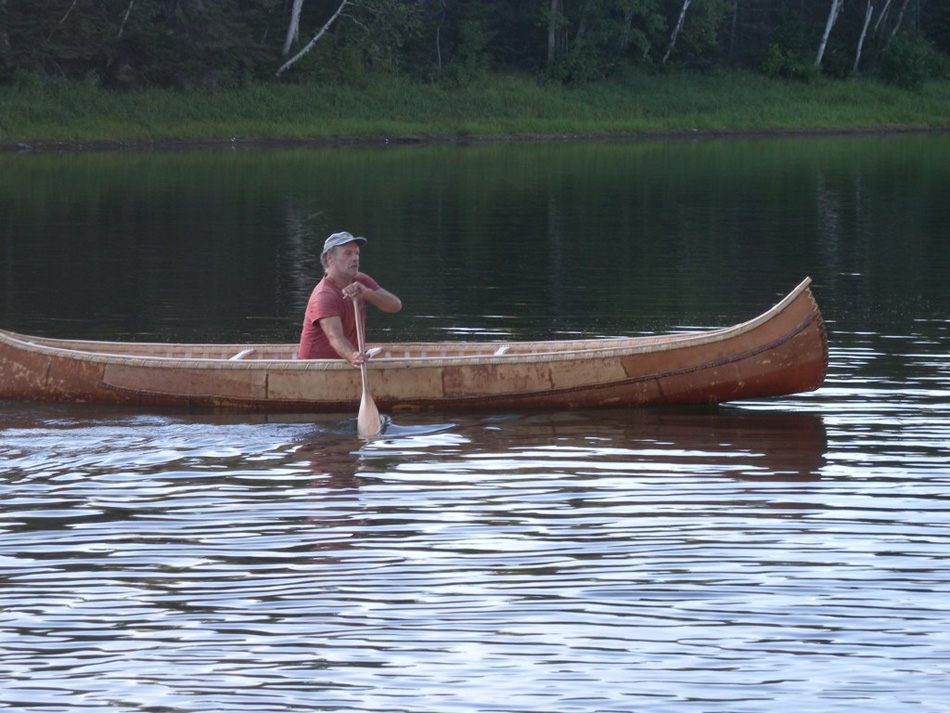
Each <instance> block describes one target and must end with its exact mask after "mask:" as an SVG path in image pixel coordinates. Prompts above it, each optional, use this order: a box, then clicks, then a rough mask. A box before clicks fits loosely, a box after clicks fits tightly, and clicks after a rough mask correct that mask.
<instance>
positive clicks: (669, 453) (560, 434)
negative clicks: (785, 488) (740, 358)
mask: <svg viewBox="0 0 950 713" xmlns="http://www.w3.org/2000/svg"><path fill="white" fill-rule="evenodd" d="M477 430H478V429H474V428H468V429H464V432H465V433H466V435H470V436H471V437H472V440H471V443H470V444H468V445H467V446H466V450H467V451H468V452H470V453H471V452H474V451H475V450H476V449H477V450H480V451H482V452H491V451H497V450H499V449H505V448H510V447H511V444H512V443H513V442H514V441H520V442H521V444H522V445H523V446H525V447H532V446H533V447H544V445H545V444H548V445H550V446H553V447H557V448H560V449H572V448H573V449H582V451H583V452H584V453H586V455H585V456H584V457H585V458H597V459H599V460H602V461H612V462H617V463H620V462H626V463H627V464H629V463H630V462H631V461H636V462H641V463H644V464H651V467H649V468H648V470H649V471H651V472H657V471H662V470H664V469H668V470H671V471H675V472H677V473H685V472H690V471H693V472H700V471H701V472H716V473H722V474H725V475H730V476H736V477H742V478H754V479H758V478H770V479H792V480H809V479H817V478H818V477H820V471H821V468H822V466H823V465H824V463H825V452H826V449H827V436H826V433H825V427H824V423H823V422H822V420H821V417H820V416H818V415H816V414H810V413H790V412H783V411H751V410H747V409H739V408H722V407H719V408H711V409H691V408H688V409H669V408H658V409H624V410H617V411H590V412H583V411H577V412H572V411H562V412H558V413H551V414H537V415H530V416H524V417H521V418H518V419H512V420H507V421H503V422H499V423H497V424H496V428H492V429H486V428H482V429H481V431H482V432H481V434H478V435H476V433H475V431H477Z"/></svg>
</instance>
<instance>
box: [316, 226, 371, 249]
mask: <svg viewBox="0 0 950 713" xmlns="http://www.w3.org/2000/svg"><path fill="white" fill-rule="evenodd" d="M352 242H357V243H359V244H360V245H365V244H366V238H356V237H353V234H352V233H347V232H346V231H345V230H344V231H343V232H342V233H334V234H333V235H331V236H330V237H329V238H327V239H326V241H325V242H324V243H323V254H324V255H326V254H327V253H328V252H330V251H331V250H332V249H333V248H335V247H337V246H338V245H346V244H347V243H352Z"/></svg>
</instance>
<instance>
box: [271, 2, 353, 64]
mask: <svg viewBox="0 0 950 713" xmlns="http://www.w3.org/2000/svg"><path fill="white" fill-rule="evenodd" d="M347 2H349V0H343V2H341V3H340V7H338V8H337V9H336V12H335V13H333V16H332V17H331V18H330V19H329V20H327V21H326V24H324V26H323V27H321V28H320V31H319V32H318V33H317V34H316V35H314V36H313V39H312V40H310V41H309V42H308V43H307V46H306V47H304V48H303V49H302V50H300V51H299V52H298V53H297V54H295V55H294V56H293V57H291V58H290V59H288V60H287V61H286V62H284V63H283V64H282V65H281V67H280V69H278V70H277V76H278V77H279V76H280V75H281V74H283V73H284V72H286V71H287V70H288V69H290V67H291V66H292V65H294V64H295V63H296V62H297V60H299V59H300V58H301V57H303V56H304V55H305V54H307V52H309V51H310V50H312V49H313V46H314V45H315V44H317V42H318V41H319V40H320V38H321V37H323V35H324V34H326V31H327V30H329V29H330V25H332V24H333V23H334V22H336V19H337V18H338V17H339V16H340V13H341V12H343V8H344V7H346V3H347Z"/></svg>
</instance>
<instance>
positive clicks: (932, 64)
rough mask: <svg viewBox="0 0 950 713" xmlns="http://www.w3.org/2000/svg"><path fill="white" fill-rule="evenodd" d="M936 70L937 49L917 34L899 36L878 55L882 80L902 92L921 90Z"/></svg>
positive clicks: (937, 67)
mask: <svg viewBox="0 0 950 713" xmlns="http://www.w3.org/2000/svg"><path fill="white" fill-rule="evenodd" d="M939 68H940V58H939V56H938V55H937V52H936V50H934V48H933V46H932V45H931V44H930V43H929V42H927V40H925V39H924V38H923V37H921V36H920V35H917V34H901V35H898V36H897V37H895V38H894V39H893V40H891V42H890V43H889V44H888V45H887V47H885V48H884V51H883V52H882V53H881V68H880V74H881V79H883V80H884V81H886V82H888V83H890V84H895V85H897V86H899V87H903V88H905V89H920V88H921V87H923V85H924V82H926V81H927V80H928V79H931V78H933V77H935V76H936V75H937V73H938V71H939Z"/></svg>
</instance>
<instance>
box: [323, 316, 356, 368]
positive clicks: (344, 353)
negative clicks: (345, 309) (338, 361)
mask: <svg viewBox="0 0 950 713" xmlns="http://www.w3.org/2000/svg"><path fill="white" fill-rule="evenodd" d="M320 328H321V329H322V330H323V333H324V334H326V335H327V340H328V341H329V342H330V346H331V347H333V350H334V351H335V352H336V353H337V354H339V355H340V357H341V358H342V359H346V360H347V361H348V362H350V364H352V365H353V366H359V365H360V364H362V363H363V355H362V354H360V352H359V350H358V349H357V348H356V347H354V346H353V345H352V344H351V343H350V340H349V339H347V338H346V335H344V334H343V322H342V321H341V320H340V318H339V317H324V318H323V319H321V320H320Z"/></svg>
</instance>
